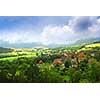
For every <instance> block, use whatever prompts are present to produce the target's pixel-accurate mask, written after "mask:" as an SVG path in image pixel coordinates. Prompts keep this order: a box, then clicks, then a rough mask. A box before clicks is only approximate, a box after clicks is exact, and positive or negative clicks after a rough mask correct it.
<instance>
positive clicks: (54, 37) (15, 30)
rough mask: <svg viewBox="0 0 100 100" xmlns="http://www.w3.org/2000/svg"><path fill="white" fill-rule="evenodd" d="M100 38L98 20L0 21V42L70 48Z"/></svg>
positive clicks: (17, 18)
mask: <svg viewBox="0 0 100 100" xmlns="http://www.w3.org/2000/svg"><path fill="white" fill-rule="evenodd" d="M94 37H100V17H98V16H33V17H29V16H24V17H22V16H15V17H11V16H9V17H7V16H5V17H3V16H1V17H0V40H1V41H8V42H9V43H31V42H41V43H42V44H45V45H48V44H51V43H56V44H69V43H72V42H75V41H77V40H79V39H85V38H94Z"/></svg>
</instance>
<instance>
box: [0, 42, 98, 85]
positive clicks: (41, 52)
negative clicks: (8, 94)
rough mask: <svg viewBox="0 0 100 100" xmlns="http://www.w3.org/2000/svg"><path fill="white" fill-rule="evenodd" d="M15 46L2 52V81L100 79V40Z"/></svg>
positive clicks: (57, 81)
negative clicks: (42, 46)
mask: <svg viewBox="0 0 100 100" xmlns="http://www.w3.org/2000/svg"><path fill="white" fill-rule="evenodd" d="M11 49H12V51H10V52H6V53H5V52H2V53H0V82H7V83H8V82H11V83H15V82H18V83H22V82H27V83H30V82H33V83H64V82H65V83H99V82H100V56H99V55H100V43H94V44H87V45H80V46H69V47H59V48H11Z"/></svg>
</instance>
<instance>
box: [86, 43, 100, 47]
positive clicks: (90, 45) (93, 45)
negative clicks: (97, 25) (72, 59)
mask: <svg viewBox="0 0 100 100" xmlns="http://www.w3.org/2000/svg"><path fill="white" fill-rule="evenodd" d="M85 47H100V43H95V44H89V45H86V46H85Z"/></svg>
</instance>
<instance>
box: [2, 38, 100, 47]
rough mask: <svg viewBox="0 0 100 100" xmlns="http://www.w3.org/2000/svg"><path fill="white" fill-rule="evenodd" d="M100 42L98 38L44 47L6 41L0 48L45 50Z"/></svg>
mask: <svg viewBox="0 0 100 100" xmlns="http://www.w3.org/2000/svg"><path fill="white" fill-rule="evenodd" d="M95 42H100V38H89V39H80V40H77V41H76V42H75V43H70V44H68V43H67V44H56V43H53V44H48V45H44V44H42V43H40V42H32V43H9V42H7V41H0V47H9V48H10V47H11V48H32V47H33V48H34V47H47V48H55V47H64V46H73V45H81V44H89V43H95Z"/></svg>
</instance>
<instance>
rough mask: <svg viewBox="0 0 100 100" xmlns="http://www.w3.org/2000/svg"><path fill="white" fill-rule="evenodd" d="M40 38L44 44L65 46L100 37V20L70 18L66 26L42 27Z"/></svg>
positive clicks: (95, 18)
mask: <svg viewBox="0 0 100 100" xmlns="http://www.w3.org/2000/svg"><path fill="white" fill-rule="evenodd" d="M42 36H43V38H44V43H45V44H48V43H57V44H62V43H64V44H67V43H72V42H75V41H76V40H78V39H85V38H90V37H92V38H93V37H100V19H97V17H82V16H80V17H72V19H70V20H69V23H68V25H64V26H46V27H44V29H43V32H42Z"/></svg>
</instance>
